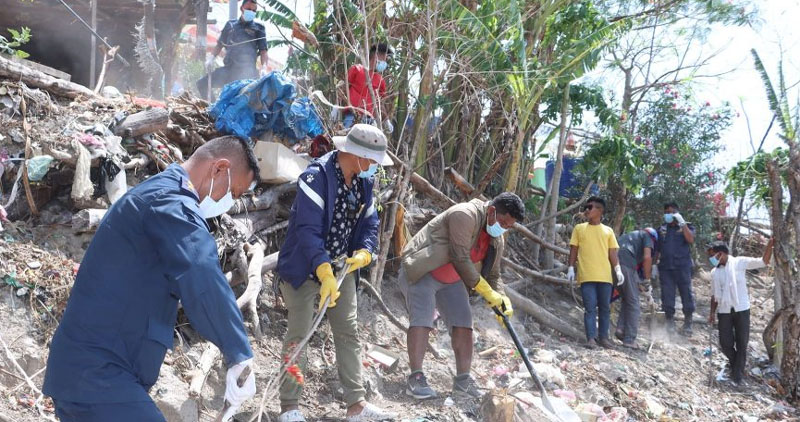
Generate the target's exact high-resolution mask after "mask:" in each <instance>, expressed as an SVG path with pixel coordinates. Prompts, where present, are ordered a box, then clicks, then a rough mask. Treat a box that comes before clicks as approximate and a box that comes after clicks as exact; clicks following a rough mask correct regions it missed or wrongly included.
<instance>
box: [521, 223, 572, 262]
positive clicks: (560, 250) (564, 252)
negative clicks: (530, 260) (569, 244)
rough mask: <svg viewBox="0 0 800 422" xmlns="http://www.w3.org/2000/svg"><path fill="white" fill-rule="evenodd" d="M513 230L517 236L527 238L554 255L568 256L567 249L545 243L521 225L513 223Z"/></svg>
mask: <svg viewBox="0 0 800 422" xmlns="http://www.w3.org/2000/svg"><path fill="white" fill-rule="evenodd" d="M513 229H514V230H516V231H517V233H519V234H521V235H523V236H525V237H527V238H528V239H530V240H532V241H534V242H536V243H538V244H540V245H542V247H543V248H545V249H550V250H551V251H553V252H556V253H560V254H562V255H569V249H565V248H562V247H560V246H557V245H554V244H552V243H548V242H546V241H545V240H544V239H542V238H541V237H539V236H537V235H535V234H533V232H532V231H530V230H528V228H527V227H525V226H523V225H522V224H519V223H514V227H513Z"/></svg>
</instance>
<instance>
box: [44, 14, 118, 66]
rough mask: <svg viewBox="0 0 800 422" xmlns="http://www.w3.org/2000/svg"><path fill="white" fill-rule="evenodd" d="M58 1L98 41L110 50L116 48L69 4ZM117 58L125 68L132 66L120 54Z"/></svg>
mask: <svg viewBox="0 0 800 422" xmlns="http://www.w3.org/2000/svg"><path fill="white" fill-rule="evenodd" d="M58 1H59V3H61V4H63V5H64V7H66V8H67V10H69V12H70V13H72V16H75V18H76V19H78V20H79V21H80V22H81V23H82V24H83V26H85V27H86V29H88V30H89V31H91V33H92V34H93V35H94V36H95V37H97V39H98V40H100V41H102V42H103V44H105V45H106V47H108V48H114V47H112V46H111V44H109V43H108V41H106V40H105V38H103V37H101V36H100V34H98V33H97V31H95V30H94V29H93V28H92V26H91V25H89V24H88V23H86V21H85V20H83V18H82V17H81V15H79V14H77V13H76V12H75V11H74V10H72V8H71V7H69V5H68V4H67V3H66V2H65V1H64V0H58ZM117 57H118V58H119V61H120V62H122V64H123V65H124V66H125V67H129V66H130V65H131V64H130V63H128V61H127V60H125V58H124V57H122V56H121V55H120V54H119V53H117Z"/></svg>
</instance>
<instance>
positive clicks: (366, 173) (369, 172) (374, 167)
mask: <svg viewBox="0 0 800 422" xmlns="http://www.w3.org/2000/svg"><path fill="white" fill-rule="evenodd" d="M358 168H359V169H361V164H359V165H358ZM377 171H378V164H370V165H369V167H367V169H366V170H362V171H361V172H360V173H358V177H360V178H362V179H368V178H370V177H372V176H374V175H375V172H377Z"/></svg>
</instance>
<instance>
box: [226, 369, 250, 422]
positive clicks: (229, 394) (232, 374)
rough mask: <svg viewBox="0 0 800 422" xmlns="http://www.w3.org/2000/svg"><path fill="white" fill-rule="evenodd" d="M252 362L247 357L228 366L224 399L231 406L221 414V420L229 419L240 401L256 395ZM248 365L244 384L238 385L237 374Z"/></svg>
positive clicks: (236, 409) (240, 403)
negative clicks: (248, 371)
mask: <svg viewBox="0 0 800 422" xmlns="http://www.w3.org/2000/svg"><path fill="white" fill-rule="evenodd" d="M252 364H253V359H247V360H245V361H242V362H239V363H237V364H236V365H233V366H231V367H230V368H228V373H227V375H225V400H226V401H227V402H228V403H230V405H231V407H229V408H228V410H227V411H226V412H225V414H224V415H223V416H222V420H223V421H228V420H230V418H231V417H232V416H233V415H234V414H236V412H237V411H238V410H239V407H240V406H241V405H242V403H244V402H245V401H247V399H249V398H251V397H253V396H255V395H256V376H255V371H254V370H253V368H252ZM248 367H249V368H250V375H248V376H247V379H246V380H245V381H244V384H242V386H241V387H240V386H239V383H238V379H239V375H241V373H242V371H244V368H248Z"/></svg>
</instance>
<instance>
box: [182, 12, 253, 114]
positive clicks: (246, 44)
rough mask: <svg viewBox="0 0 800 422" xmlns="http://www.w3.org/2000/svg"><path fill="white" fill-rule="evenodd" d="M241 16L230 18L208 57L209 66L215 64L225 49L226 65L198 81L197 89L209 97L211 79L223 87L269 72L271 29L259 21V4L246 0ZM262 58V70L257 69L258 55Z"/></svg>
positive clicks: (205, 96)
mask: <svg viewBox="0 0 800 422" xmlns="http://www.w3.org/2000/svg"><path fill="white" fill-rule="evenodd" d="M239 9H240V10H241V12H242V13H241V16H240V17H239V19H236V20H231V21H228V22H227V23H226V24H225V27H223V28H222V33H221V34H220V36H219V40H218V41H217V45H216V46H215V47H214V52H213V53H212V55H211V57H210V58H209V59H208V60H206V69H208V70H211V68H212V67H214V62H215V61H216V57H217V56H218V55H219V54H220V53H221V52H222V49H223V47H224V48H225V52H226V53H225V60H224V63H225V66H223V67H220V68H218V69H215V70H214V71H213V72H210V73H209V74H207V75H205V76H203V77H202V78H200V79H199V80H198V81H197V90H198V91H200V95H201V96H202V97H203V98H208V95H209V92H208V85H209V81H208V78H211V85H212V88H219V87H221V86H225V85H227V84H228V83H230V82H232V81H235V80H239V79H255V78H257V77H258V76H259V73H260V74H261V75H266V74H267V72H268V71H267V31H266V28H264V25H262V24H260V23H258V22H255V21H254V19H255V17H256V10H257V9H258V3H256V0H242V5H241V6H240V7H239ZM257 56H258V57H260V59H261V71H260V72H259V70H258V69H256V57H257Z"/></svg>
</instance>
